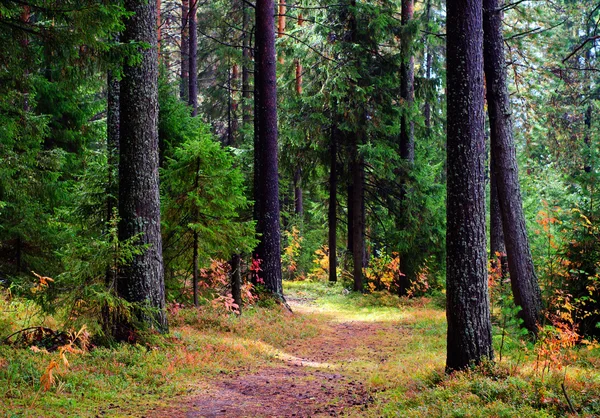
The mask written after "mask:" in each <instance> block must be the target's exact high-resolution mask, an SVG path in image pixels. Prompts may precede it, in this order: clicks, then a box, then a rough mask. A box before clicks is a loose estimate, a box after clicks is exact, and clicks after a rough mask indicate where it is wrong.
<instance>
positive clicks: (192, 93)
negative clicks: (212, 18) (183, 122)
mask: <svg viewBox="0 0 600 418" xmlns="http://www.w3.org/2000/svg"><path fill="white" fill-rule="evenodd" d="M197 10H198V8H197V6H196V0H190V13H189V16H188V25H189V26H190V39H189V43H190V49H189V50H190V54H189V61H190V62H189V64H190V71H189V88H188V90H189V99H188V103H189V104H190V106H191V107H192V116H197V115H198V18H197V16H196V15H197Z"/></svg>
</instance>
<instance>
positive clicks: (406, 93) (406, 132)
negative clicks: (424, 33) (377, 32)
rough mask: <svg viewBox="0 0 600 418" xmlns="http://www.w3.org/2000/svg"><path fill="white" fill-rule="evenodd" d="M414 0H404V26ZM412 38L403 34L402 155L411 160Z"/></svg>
mask: <svg viewBox="0 0 600 418" xmlns="http://www.w3.org/2000/svg"><path fill="white" fill-rule="evenodd" d="M414 6H415V5H414V0H402V18H401V22H402V26H405V25H408V24H410V23H411V21H412V19H413V14H414ZM411 43H412V42H411V38H410V37H409V35H408V34H407V33H405V34H403V35H402V45H401V49H402V64H401V65H400V97H401V98H402V103H403V107H404V109H403V112H402V118H401V120H400V156H401V157H402V158H403V159H404V160H407V161H409V162H411V163H412V162H414V161H415V123H414V122H413V120H412V118H411V117H409V116H410V111H409V110H408V109H409V108H412V104H413V102H414V100H415V59H414V57H413V55H412V52H411Z"/></svg>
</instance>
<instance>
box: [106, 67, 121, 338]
mask: <svg viewBox="0 0 600 418" xmlns="http://www.w3.org/2000/svg"><path fill="white" fill-rule="evenodd" d="M120 91H121V84H120V82H119V80H117V78H116V77H115V76H114V75H113V73H112V71H109V72H108V76H107V103H106V154H107V159H108V161H107V166H108V167H107V169H108V179H107V184H106V221H107V222H110V221H111V220H112V218H113V212H114V210H115V209H118V203H119V202H118V199H117V196H118V195H119V184H118V179H119V135H120V100H119V96H120ZM117 268H118V266H117V261H116V260H114V261H113V262H111V263H110V266H108V268H107V269H106V284H107V286H108V287H109V288H114V286H115V285H116V280H117ZM107 312H108V311H107ZM104 320H105V321H104V322H105V325H107V326H111V324H109V323H110V319H109V318H108V314H106V315H104ZM105 331H109V330H108V329H106V330H105Z"/></svg>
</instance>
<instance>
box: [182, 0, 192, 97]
mask: <svg viewBox="0 0 600 418" xmlns="http://www.w3.org/2000/svg"><path fill="white" fill-rule="evenodd" d="M189 13H190V1H189V0H183V1H182V2H181V85H180V89H179V97H180V98H181V100H183V101H185V102H188V101H189V97H190V95H189V88H190V80H189V73H190V38H189V33H190V26H189V23H188V16H189Z"/></svg>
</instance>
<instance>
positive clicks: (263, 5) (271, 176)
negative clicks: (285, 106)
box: [254, 0, 283, 298]
mask: <svg viewBox="0 0 600 418" xmlns="http://www.w3.org/2000/svg"><path fill="white" fill-rule="evenodd" d="M273 12H274V5H273V0H257V1H256V74H255V80H256V85H257V87H258V88H257V92H258V97H255V101H256V100H258V106H257V108H256V110H257V112H258V117H257V121H258V137H257V139H258V140H257V142H258V144H257V145H258V148H256V149H255V150H254V152H255V153H257V155H258V158H256V160H255V161H256V163H257V164H258V166H257V167H256V169H257V170H258V184H257V185H255V187H258V192H259V193H258V195H257V201H259V202H260V204H259V211H258V224H257V230H258V233H259V234H260V238H259V244H258V247H257V249H256V253H257V256H258V258H260V259H261V268H262V279H263V280H264V281H265V286H266V288H267V289H268V290H269V291H271V292H272V293H273V294H274V295H276V296H277V297H279V298H283V287H282V281H281V279H282V277H281V231H280V226H279V221H280V220H279V218H280V216H279V177H278V161H277V77H276V56H275V19H274V13H273Z"/></svg>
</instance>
